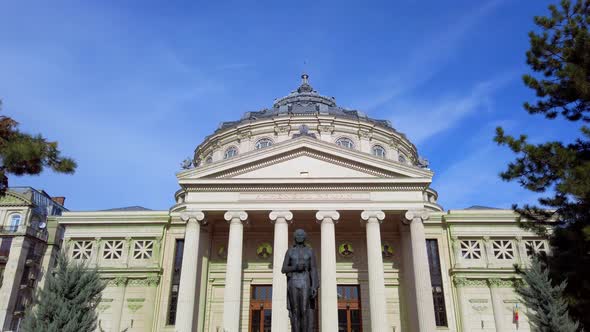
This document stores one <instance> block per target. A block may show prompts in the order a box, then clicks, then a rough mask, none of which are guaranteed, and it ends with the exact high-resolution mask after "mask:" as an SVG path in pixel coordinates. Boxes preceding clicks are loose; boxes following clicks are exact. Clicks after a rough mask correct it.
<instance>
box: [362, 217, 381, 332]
mask: <svg viewBox="0 0 590 332" xmlns="http://www.w3.org/2000/svg"><path fill="white" fill-rule="evenodd" d="M361 219H362V220H364V221H365V227H366V231H367V260H368V263H367V265H368V268H369V305H370V312H371V331H375V332H385V331H387V330H388V326H387V311H386V301H385V277H384V272H383V256H382V254H381V230H380V224H381V222H383V220H384V219H385V213H384V212H383V211H380V210H365V211H363V212H362V213H361Z"/></svg>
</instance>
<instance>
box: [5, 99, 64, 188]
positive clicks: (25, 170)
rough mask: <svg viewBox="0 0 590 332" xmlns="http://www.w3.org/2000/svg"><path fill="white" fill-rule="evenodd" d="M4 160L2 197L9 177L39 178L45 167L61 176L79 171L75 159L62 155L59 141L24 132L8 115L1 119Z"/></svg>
mask: <svg viewBox="0 0 590 332" xmlns="http://www.w3.org/2000/svg"><path fill="white" fill-rule="evenodd" d="M0 106H1V105H0ZM0 158H1V161H2V164H1V165H0V196H3V195H4V194H5V193H6V189H7V188H8V174H14V175H25V174H28V175H35V174H39V173H41V172H42V171H43V169H44V168H45V167H49V168H51V169H52V170H54V171H56V172H59V173H74V171H75V169H76V162H75V161H74V160H72V159H70V158H65V157H62V156H61V153H60V151H59V149H58V145H57V142H49V141H47V140H46V139H45V138H43V137H42V136H41V135H34V136H33V135H30V134H26V133H22V132H20V131H19V130H18V123H17V122H16V121H14V120H13V119H11V118H9V117H7V116H0Z"/></svg>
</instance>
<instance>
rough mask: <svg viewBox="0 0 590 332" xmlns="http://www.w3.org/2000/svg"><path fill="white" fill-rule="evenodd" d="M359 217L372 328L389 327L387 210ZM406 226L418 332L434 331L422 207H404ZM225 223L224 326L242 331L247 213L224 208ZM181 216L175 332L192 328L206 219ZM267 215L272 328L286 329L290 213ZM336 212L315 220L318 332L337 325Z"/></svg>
mask: <svg viewBox="0 0 590 332" xmlns="http://www.w3.org/2000/svg"><path fill="white" fill-rule="evenodd" d="M360 217H361V220H362V221H363V224H364V226H365V228H366V236H367V261H368V276H369V306H370V307H369V310H370V317H371V331H373V332H385V331H389V328H390V327H389V326H388V325H387V319H386V317H387V315H386V299H385V282H384V271H383V257H382V253H381V229H380V224H381V223H382V222H383V220H384V219H385V213H384V212H383V211H380V210H365V211H362V212H361V215H360ZM405 217H406V219H407V220H408V223H409V225H410V233H411V241H412V246H411V247H412V253H411V254H412V255H411V257H412V266H413V271H414V281H415V282H414V289H413V290H412V293H413V294H414V295H415V296H416V303H418V304H419V305H418V308H417V312H416V315H417V318H418V321H419V322H420V323H419V331H434V330H435V320H434V305H433V302H432V285H431V282H430V273H429V270H428V256H427V252H426V240H425V234H424V225H423V221H424V220H425V219H427V217H428V214H427V213H426V211H423V210H417V211H408V212H407V213H406V214H405ZM224 218H225V220H226V221H227V222H228V223H229V239H228V247H227V248H228V250H227V268H226V277H225V290H224V303H223V327H224V329H225V331H227V332H238V331H239V330H240V319H239V317H240V313H241V304H242V302H241V301H242V299H241V294H242V292H241V285H242V249H243V222H244V221H246V220H247V218H248V213H247V212H246V211H227V212H226V213H225V214H224ZM181 219H182V220H183V221H186V222H187V226H186V230H185V242H184V252H183V258H182V273H181V275H180V287H179V295H178V311H177V315H176V331H178V332H189V331H196V330H197V329H196V328H195V327H196V326H195V321H196V319H195V313H196V312H197V311H198V310H197V304H196V302H195V291H196V287H197V282H198V281H199V277H198V276H197V268H196V266H197V263H196V262H197V261H198V257H199V254H200V253H199V251H198V250H199V232H200V225H202V224H204V223H205V215H204V213H203V212H202V211H187V212H184V213H182V215H181ZM269 219H270V221H271V222H273V223H274V250H273V291H272V308H273V310H272V330H273V331H287V330H288V321H289V315H288V312H287V310H286V307H287V281H286V278H285V276H284V275H283V274H282V273H281V267H282V265H283V264H282V263H283V259H284V257H285V252H286V251H287V249H288V247H289V223H290V222H291V221H292V220H293V213H292V212H291V211H287V210H276V211H271V212H270V214H269ZM339 219H340V213H339V212H338V211H335V210H329V211H317V213H316V220H317V222H318V223H319V224H320V228H321V253H320V255H321V259H320V262H321V263H320V272H321V274H320V317H321V319H320V320H321V331H322V332H334V331H337V329H338V324H337V322H338V295H337V282H336V237H335V224H336V223H338V221H339Z"/></svg>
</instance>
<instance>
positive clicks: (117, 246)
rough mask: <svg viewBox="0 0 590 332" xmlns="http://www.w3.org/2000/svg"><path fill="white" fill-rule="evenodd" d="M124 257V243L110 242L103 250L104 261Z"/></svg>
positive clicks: (107, 242)
mask: <svg viewBox="0 0 590 332" xmlns="http://www.w3.org/2000/svg"><path fill="white" fill-rule="evenodd" d="M122 256H123V241H115V240H109V241H105V242H104V247H103V248H102V258H103V259H121V257H122Z"/></svg>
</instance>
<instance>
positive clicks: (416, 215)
mask: <svg viewBox="0 0 590 332" xmlns="http://www.w3.org/2000/svg"><path fill="white" fill-rule="evenodd" d="M404 217H405V218H406V220H407V221H408V222H412V221H414V220H416V219H420V221H422V222H424V220H428V218H429V214H428V211H426V209H416V210H408V211H406V213H405V215H404ZM408 222H405V221H404V223H408Z"/></svg>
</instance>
